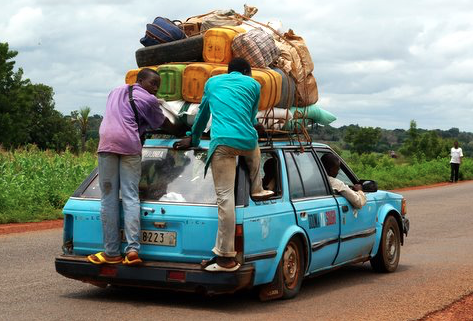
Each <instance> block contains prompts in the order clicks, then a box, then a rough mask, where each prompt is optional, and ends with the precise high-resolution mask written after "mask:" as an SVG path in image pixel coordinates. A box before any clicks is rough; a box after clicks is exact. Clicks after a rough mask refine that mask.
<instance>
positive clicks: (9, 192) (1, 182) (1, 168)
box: [0, 145, 97, 223]
mask: <svg viewBox="0 0 473 321" xmlns="http://www.w3.org/2000/svg"><path fill="white" fill-rule="evenodd" d="M96 163H97V161H96V157H95V155H94V154H91V153H84V154H82V155H80V156H75V155H73V154H72V153H70V152H69V151H66V152H64V153H61V154H57V153H56V152H51V151H39V150H38V148H36V146H34V145H29V146H28V147H26V148H24V149H18V150H16V151H13V152H2V151H0V190H1V191H2V192H1V193H0V223H10V222H32V221H41V220H45V219H56V218H61V217H62V213H61V210H62V207H63V206H64V204H65V203H66V201H67V199H68V198H69V197H70V196H71V194H72V193H73V192H74V190H75V189H76V188H77V187H78V186H79V184H80V183H81V182H82V180H84V179H85V177H87V175H88V174H89V173H90V172H91V171H92V169H93V168H94V167H95V166H96Z"/></svg>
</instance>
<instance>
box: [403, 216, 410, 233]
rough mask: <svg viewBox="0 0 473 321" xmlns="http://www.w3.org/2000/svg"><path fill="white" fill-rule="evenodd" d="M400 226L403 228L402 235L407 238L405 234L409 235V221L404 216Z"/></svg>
mask: <svg viewBox="0 0 473 321" xmlns="http://www.w3.org/2000/svg"><path fill="white" fill-rule="evenodd" d="M402 226H403V227H404V228H403V229H404V231H403V233H404V234H406V236H407V233H409V228H410V222H409V219H408V218H407V217H405V216H403V217H402Z"/></svg>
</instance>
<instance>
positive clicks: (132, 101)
mask: <svg viewBox="0 0 473 321" xmlns="http://www.w3.org/2000/svg"><path fill="white" fill-rule="evenodd" d="M128 100H129V102H130V105H131V108H132V109H133V113H134V114H135V121H136V124H137V125H138V127H140V121H139V118H138V110H137V109H136V104H135V101H134V100H133V85H130V86H128Z"/></svg>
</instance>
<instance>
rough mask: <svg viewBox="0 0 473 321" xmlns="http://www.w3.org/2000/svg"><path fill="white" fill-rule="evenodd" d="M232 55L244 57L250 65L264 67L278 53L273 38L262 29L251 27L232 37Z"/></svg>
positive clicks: (272, 60)
mask: <svg viewBox="0 0 473 321" xmlns="http://www.w3.org/2000/svg"><path fill="white" fill-rule="evenodd" d="M232 52H233V57H241V58H245V59H246V60H247V61H248V62H249V63H250V65H251V67H259V68H266V67H268V66H269V65H270V64H272V63H273V62H274V61H275V60H276V59H277V58H278V57H279V55H280V51H279V49H278V47H276V43H275V41H274V38H273V37H272V36H271V35H269V34H268V33H267V32H265V31H263V30H262V29H259V28H257V29H252V30H250V31H248V32H246V33H242V34H239V35H237V36H236V37H235V38H233V42H232Z"/></svg>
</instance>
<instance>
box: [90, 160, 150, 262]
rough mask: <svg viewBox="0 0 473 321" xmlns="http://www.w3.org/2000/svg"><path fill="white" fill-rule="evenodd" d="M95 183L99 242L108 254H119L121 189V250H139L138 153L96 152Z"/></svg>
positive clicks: (139, 162) (139, 168)
mask: <svg viewBox="0 0 473 321" xmlns="http://www.w3.org/2000/svg"><path fill="white" fill-rule="evenodd" d="M98 160H99V183H100V191H101V194H102V202H101V208H100V214H101V218H102V229H103V245H104V248H105V254H106V255H108V256H118V255H120V245H121V234H120V199H119V192H120V190H121V198H122V207H123V216H124V225H125V237H126V241H127V243H128V246H127V247H126V248H125V253H128V252H131V251H136V252H139V250H140V243H139V233H140V199H139V194H138V184H139V182H140V177H141V156H140V155H131V156H129V155H119V154H114V153H99V156H98Z"/></svg>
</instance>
